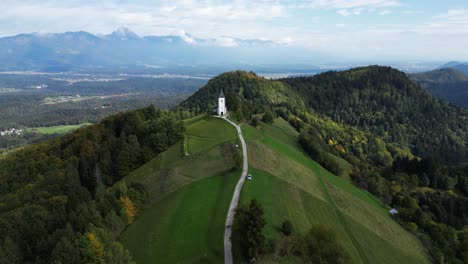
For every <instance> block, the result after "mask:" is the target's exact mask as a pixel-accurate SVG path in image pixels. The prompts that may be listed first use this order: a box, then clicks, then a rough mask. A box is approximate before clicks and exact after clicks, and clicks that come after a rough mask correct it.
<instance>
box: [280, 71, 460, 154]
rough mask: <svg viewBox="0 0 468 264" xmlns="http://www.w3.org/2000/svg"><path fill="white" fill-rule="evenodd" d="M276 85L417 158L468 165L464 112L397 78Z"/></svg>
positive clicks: (343, 75)
mask: <svg viewBox="0 0 468 264" xmlns="http://www.w3.org/2000/svg"><path fill="white" fill-rule="evenodd" d="M282 82H284V83H286V84H287V85H289V86H290V87H291V89H292V90H294V91H296V92H297V93H298V94H300V96H301V97H302V98H304V101H305V103H306V105H307V106H308V107H309V108H311V109H313V110H315V111H316V112H319V113H321V114H324V115H326V116H328V117H330V118H332V119H333V120H334V121H335V122H338V123H345V124H348V125H351V126H354V127H357V128H359V129H361V130H364V131H369V132H371V133H372V134H374V135H376V136H379V137H381V138H382V139H383V140H384V141H386V142H388V143H394V144H396V145H397V146H400V147H403V148H405V147H409V148H410V149H411V151H412V152H413V153H414V154H415V155H417V156H436V157H438V158H440V159H442V160H444V161H447V162H459V161H464V160H467V159H468V143H467V139H468V122H467V119H466V118H467V116H468V112H467V110H465V109H462V108H458V107H454V106H450V105H448V104H445V103H442V102H441V101H439V100H437V99H435V98H434V97H433V96H431V95H430V94H429V93H428V92H427V91H426V90H424V89H423V88H422V87H421V86H419V85H417V84H416V83H414V82H412V81H411V80H410V79H409V78H408V77H407V76H406V74H405V73H403V72H400V71H397V70H394V69H392V68H389V67H376V66H375V67H366V68H356V69H352V70H349V71H344V72H327V73H324V74H320V75H317V76H313V77H303V78H289V79H284V80H282Z"/></svg>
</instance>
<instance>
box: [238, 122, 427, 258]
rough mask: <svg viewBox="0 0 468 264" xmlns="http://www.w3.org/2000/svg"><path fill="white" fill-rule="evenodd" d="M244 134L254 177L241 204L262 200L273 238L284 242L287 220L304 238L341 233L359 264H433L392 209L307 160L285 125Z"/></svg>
mask: <svg viewBox="0 0 468 264" xmlns="http://www.w3.org/2000/svg"><path fill="white" fill-rule="evenodd" d="M243 133H244V136H245V137H246V139H247V140H248V143H247V145H248V148H249V154H250V155H249V162H250V165H251V167H253V168H254V169H252V172H253V175H254V177H253V180H252V181H248V182H247V184H246V185H245V187H244V189H243V191H242V194H241V203H246V202H248V201H249V200H250V199H252V198H256V199H258V200H259V201H260V203H261V204H262V205H263V206H264V208H265V212H266V217H267V222H268V224H267V227H266V236H267V238H272V239H277V238H278V237H279V236H280V234H279V232H278V231H276V230H277V228H278V227H279V226H280V224H281V222H282V221H284V220H285V219H289V220H290V221H291V222H292V223H293V226H294V228H295V229H296V230H297V231H299V232H304V231H306V230H307V229H308V228H309V227H310V225H311V224H319V223H320V224H326V225H329V226H331V227H332V228H333V229H334V230H335V231H336V232H337V234H338V236H339V238H340V241H341V242H342V243H343V246H344V247H345V248H346V249H347V251H348V252H349V254H350V255H351V258H352V260H353V262H355V263H366V262H367V263H427V262H428V260H427V258H426V255H425V250H424V248H423V247H422V245H421V244H420V242H419V241H418V240H417V239H416V238H415V237H414V236H413V235H411V234H410V233H408V232H406V231H405V230H404V229H403V228H402V227H400V226H399V225H398V224H397V223H396V222H394V221H393V220H392V219H391V218H390V217H389V216H388V214H387V209H388V208H385V207H382V206H381V205H380V204H379V202H378V201H377V200H375V199H374V197H373V196H372V195H370V194H369V193H367V192H364V191H362V190H360V189H358V188H356V187H355V186H353V185H352V184H351V183H349V181H348V180H347V179H345V178H341V177H336V176H334V175H332V174H331V173H329V172H328V171H326V170H324V169H323V168H322V167H321V166H320V165H318V164H317V163H315V162H314V161H312V160H310V159H309V158H308V157H307V156H305V155H304V154H303V153H302V152H301V150H300V148H299V147H298V145H297V143H296V141H295V135H296V134H295V133H294V132H291V131H290V130H289V131H288V130H286V129H285V124H284V120H277V121H276V122H275V124H274V125H273V126H267V125H262V128H261V129H260V130H257V129H254V128H252V127H250V126H247V125H243ZM234 253H235V256H237V259H239V258H238V255H237V253H236V251H235V252H234ZM271 261H272V256H270V257H269V258H268V259H267V260H266V262H271Z"/></svg>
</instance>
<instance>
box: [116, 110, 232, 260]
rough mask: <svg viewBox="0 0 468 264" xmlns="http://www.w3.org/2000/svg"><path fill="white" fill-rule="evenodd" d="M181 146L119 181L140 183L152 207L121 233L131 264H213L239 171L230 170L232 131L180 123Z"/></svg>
mask: <svg viewBox="0 0 468 264" xmlns="http://www.w3.org/2000/svg"><path fill="white" fill-rule="evenodd" d="M186 127H187V131H186V138H188V143H187V145H188V149H189V152H190V156H185V154H184V151H183V142H180V143H179V144H176V145H174V146H172V147H171V148H170V149H169V150H167V151H166V152H164V153H162V154H161V155H160V156H159V157H157V158H155V159H153V160H152V161H150V162H148V163H147V164H145V165H144V166H142V167H140V168H139V169H137V170H136V171H134V172H133V173H132V174H131V175H129V176H128V177H126V178H125V181H127V182H130V181H138V182H142V183H144V184H145V186H146V187H147V189H148V190H149V192H150V197H151V199H152V203H151V205H150V206H149V208H147V209H146V210H145V211H144V212H143V213H142V214H141V215H140V216H139V217H138V218H137V220H136V221H135V222H134V223H133V224H132V225H131V226H130V227H129V228H128V229H127V230H126V231H125V232H124V234H123V238H122V242H123V243H124V245H125V246H126V247H127V248H128V249H129V250H130V252H131V253H132V255H133V257H134V259H135V260H136V261H137V263H180V262H182V263H187V262H190V263H219V262H222V259H223V235H224V223H225V220H226V219H225V218H226V213H227V210H228V207H229V202H230V199H231V196H232V193H233V191H234V187H235V184H236V182H237V180H238V177H239V175H240V171H238V170H236V171H232V170H231V168H232V167H233V165H234V161H233V159H232V154H233V151H235V150H234V149H233V148H232V143H234V142H237V135H236V133H235V130H234V128H233V127H232V126H231V125H229V124H228V123H227V122H225V121H223V120H220V119H215V118H209V119H201V118H199V119H196V120H190V121H189V122H186Z"/></svg>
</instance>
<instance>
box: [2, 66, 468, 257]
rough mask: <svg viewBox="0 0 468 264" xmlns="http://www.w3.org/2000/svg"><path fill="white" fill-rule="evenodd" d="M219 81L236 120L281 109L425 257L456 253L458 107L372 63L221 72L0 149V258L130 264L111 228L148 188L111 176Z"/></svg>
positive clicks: (208, 108)
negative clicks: (316, 69)
mask: <svg viewBox="0 0 468 264" xmlns="http://www.w3.org/2000/svg"><path fill="white" fill-rule="evenodd" d="M221 89H223V90H224V93H225V95H226V103H227V107H228V111H230V113H231V114H232V115H233V117H235V118H237V119H238V120H240V121H244V122H251V123H252V124H254V125H255V124H259V122H260V120H261V121H263V122H265V123H271V122H273V120H274V118H277V117H281V118H283V119H285V120H286V121H288V122H289V123H290V124H291V125H292V126H293V127H294V128H296V130H297V131H298V132H299V137H298V144H300V145H301V146H302V148H303V149H304V151H305V152H306V153H307V154H309V155H310V156H311V158H312V159H314V160H316V161H317V162H318V163H320V164H321V165H322V166H323V167H325V168H326V169H328V170H329V171H331V172H333V173H334V174H336V175H341V174H343V173H346V172H343V169H342V167H340V165H339V164H338V163H337V162H336V159H334V158H333V156H337V157H341V158H342V159H345V160H346V161H347V162H349V163H350V164H351V166H352V170H351V171H350V172H349V173H348V174H349V176H350V178H351V179H352V180H353V182H354V183H355V184H356V185H357V186H359V187H360V188H362V189H364V190H368V191H369V192H371V193H372V194H374V195H375V196H377V197H378V198H380V200H381V201H382V202H384V203H386V204H388V205H389V206H391V207H395V208H397V209H398V211H399V212H400V214H399V216H398V217H396V218H395V220H397V221H399V222H400V223H401V224H402V225H404V226H405V227H406V228H407V229H408V230H411V231H412V232H413V233H414V234H415V235H417V236H418V237H420V239H421V240H422V241H423V242H424V244H425V245H426V247H427V249H428V251H429V252H430V254H431V256H432V258H433V259H434V261H435V262H437V263H464V262H465V263H466V262H467V261H468V232H467V231H466V228H465V226H466V225H467V224H468V223H467V219H468V215H467V211H468V209H467V208H468V200H467V195H468V166H467V165H466V163H464V162H466V161H468V158H467V155H468V153H467V141H468V135H467V133H468V126H467V122H468V119H467V112H466V110H465V109H462V108H458V107H454V106H451V105H448V104H445V103H443V102H440V101H438V100H437V99H435V98H434V97H432V96H431V95H430V94H429V93H427V92H426V91H425V90H424V89H423V88H422V87H420V86H419V85H417V84H415V83H413V82H412V81H411V80H410V79H409V78H408V77H407V76H406V75H405V74H404V73H402V72H399V71H397V70H394V69H391V68H388V67H378V66H371V67H364V68H357V69H352V70H349V71H344V72H328V73H324V74H320V75H317V76H313V77H301V78H288V79H282V80H279V81H271V80H267V79H265V78H261V77H258V76H257V75H256V74H255V73H252V72H249V73H248V72H242V71H236V72H230V73H224V74H221V75H220V76H218V77H216V78H214V79H212V80H210V81H209V82H208V83H207V84H206V85H205V86H204V87H202V88H201V89H200V90H199V91H197V92H196V93H195V94H194V95H193V96H191V97H190V98H188V99H187V100H186V101H184V102H183V103H182V104H181V105H180V106H179V107H178V108H177V109H175V110H173V111H163V110H158V109H156V108H154V107H152V106H151V107H146V108H143V109H140V110H136V111H130V112H124V113H119V114H116V115H114V116H110V117H107V118H105V119H103V120H102V121H101V122H100V123H98V124H96V125H91V126H87V127H84V128H81V129H79V130H77V131H75V132H73V133H70V134H67V135H65V136H63V137H60V138H57V139H52V140H47V141H44V142H42V143H38V144H35V145H32V146H29V147H26V148H24V149H22V150H19V151H17V152H15V153H13V154H12V155H11V156H8V157H6V158H4V159H1V160H0V168H1V169H0V260H5V262H6V263H132V257H131V256H130V254H129V253H128V251H126V250H125V249H124V248H123V247H122V245H121V244H120V243H119V242H118V240H119V235H120V233H121V232H122V230H124V229H125V228H126V227H127V226H128V225H129V224H130V223H131V222H132V221H133V220H134V219H135V217H136V215H138V212H139V211H140V210H142V209H143V208H144V206H145V203H146V200H147V197H148V193H147V192H146V190H145V188H144V186H142V185H141V184H137V183H129V184H124V183H122V182H120V180H121V179H122V178H123V177H125V176H126V175H128V174H129V173H130V172H131V171H132V170H134V169H136V168H138V167H139V166H141V165H143V164H145V163H146V162H147V161H149V160H150V159H152V158H154V157H155V156H157V155H158V154H159V153H161V152H163V151H164V150H166V149H167V148H168V147H169V146H171V145H173V144H174V143H176V142H178V141H179V140H180V139H181V138H183V132H184V127H183V124H182V122H181V120H182V116H184V117H188V116H192V115H195V114H202V113H210V114H211V113H213V108H214V107H215V106H216V102H217V96H218V94H219V92H220V90H221ZM119 261H120V262H119ZM0 263H1V262H0Z"/></svg>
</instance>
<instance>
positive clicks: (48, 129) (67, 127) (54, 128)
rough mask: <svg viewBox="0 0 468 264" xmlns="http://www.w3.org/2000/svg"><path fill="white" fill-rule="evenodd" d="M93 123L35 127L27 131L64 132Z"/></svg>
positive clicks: (43, 132) (42, 132)
mask: <svg viewBox="0 0 468 264" xmlns="http://www.w3.org/2000/svg"><path fill="white" fill-rule="evenodd" d="M87 125H91V123H84V124H80V125H63V126H51V127H33V128H27V129H26V132H37V133H41V134H64V133H68V132H70V131H73V130H76V129H78V128H80V127H82V126H87Z"/></svg>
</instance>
